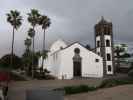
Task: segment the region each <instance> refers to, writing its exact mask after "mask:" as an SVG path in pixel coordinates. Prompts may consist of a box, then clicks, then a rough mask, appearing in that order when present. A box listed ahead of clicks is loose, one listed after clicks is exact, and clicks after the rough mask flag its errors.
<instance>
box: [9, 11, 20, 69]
mask: <svg viewBox="0 0 133 100" xmlns="http://www.w3.org/2000/svg"><path fill="white" fill-rule="evenodd" d="M7 22H8V23H10V24H11V25H12V27H13V32H12V49H11V67H12V66H13V53H14V33H15V30H17V29H18V28H19V27H20V26H21V24H22V16H20V12H19V11H17V10H11V11H10V13H7Z"/></svg>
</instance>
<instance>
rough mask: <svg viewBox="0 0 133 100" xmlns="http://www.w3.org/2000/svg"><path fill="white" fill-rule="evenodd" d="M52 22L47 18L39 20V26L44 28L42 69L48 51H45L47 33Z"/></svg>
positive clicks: (42, 17) (41, 17)
mask: <svg viewBox="0 0 133 100" xmlns="http://www.w3.org/2000/svg"><path fill="white" fill-rule="evenodd" d="M50 24H51V21H50V19H49V18H48V17H47V16H44V15H42V16H40V18H39V25H41V26H42V29H43V48H42V69H43V62H44V59H45V58H46V57H47V54H46V50H45V31H46V29H47V28H48V27H49V26H50Z"/></svg>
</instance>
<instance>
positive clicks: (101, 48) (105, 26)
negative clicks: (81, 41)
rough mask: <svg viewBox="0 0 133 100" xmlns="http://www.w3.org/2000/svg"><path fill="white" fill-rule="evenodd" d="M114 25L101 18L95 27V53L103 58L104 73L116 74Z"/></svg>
mask: <svg viewBox="0 0 133 100" xmlns="http://www.w3.org/2000/svg"><path fill="white" fill-rule="evenodd" d="M112 26H113V25H112V23H111V22H108V21H106V20H105V19H104V17H102V18H101V20H100V21H99V22H98V23H97V24H96V25H95V28H94V30H95V48H96V49H95V52H96V53H97V54H98V55H100V56H101V57H103V73H104V76H106V75H113V74H114V52H113V31H112Z"/></svg>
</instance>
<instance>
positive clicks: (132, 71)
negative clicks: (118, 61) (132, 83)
mask: <svg viewBox="0 0 133 100" xmlns="http://www.w3.org/2000/svg"><path fill="white" fill-rule="evenodd" d="M128 76H130V77H132V78H133V69H132V70H130V71H129V72H128Z"/></svg>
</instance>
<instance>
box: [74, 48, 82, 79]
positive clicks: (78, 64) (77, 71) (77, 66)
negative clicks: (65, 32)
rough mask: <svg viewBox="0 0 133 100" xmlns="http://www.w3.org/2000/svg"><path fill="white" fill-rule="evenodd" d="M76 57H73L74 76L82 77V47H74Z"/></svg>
mask: <svg viewBox="0 0 133 100" xmlns="http://www.w3.org/2000/svg"><path fill="white" fill-rule="evenodd" d="M74 53H75V55H74V57H73V76H74V77H81V73H82V58H81V57H80V49H79V48H76V49H74Z"/></svg>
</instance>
